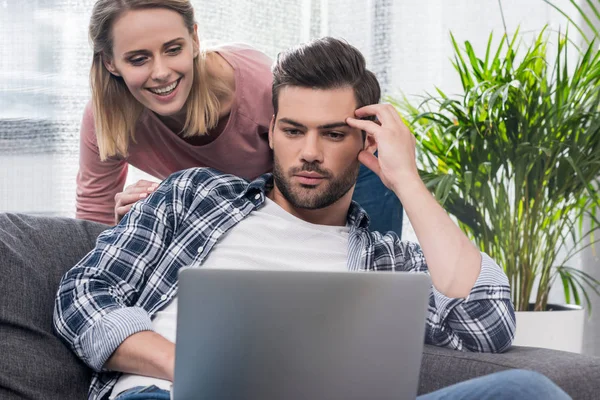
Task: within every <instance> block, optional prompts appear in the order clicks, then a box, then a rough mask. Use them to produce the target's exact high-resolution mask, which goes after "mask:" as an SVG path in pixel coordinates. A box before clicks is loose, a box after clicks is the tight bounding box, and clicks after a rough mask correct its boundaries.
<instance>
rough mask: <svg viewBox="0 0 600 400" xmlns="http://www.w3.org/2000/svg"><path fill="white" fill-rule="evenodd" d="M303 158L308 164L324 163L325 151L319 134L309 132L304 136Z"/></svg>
mask: <svg viewBox="0 0 600 400" xmlns="http://www.w3.org/2000/svg"><path fill="white" fill-rule="evenodd" d="M301 157H302V160H303V161H305V162H307V163H311V162H319V163H320V162H323V149H322V146H321V140H320V137H319V135H318V133H312V132H308V133H306V134H305V135H304V141H303V143H302V154H301Z"/></svg>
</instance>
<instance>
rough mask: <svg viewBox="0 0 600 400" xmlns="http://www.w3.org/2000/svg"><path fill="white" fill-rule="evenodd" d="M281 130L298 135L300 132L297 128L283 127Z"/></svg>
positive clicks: (291, 134)
mask: <svg viewBox="0 0 600 400" xmlns="http://www.w3.org/2000/svg"><path fill="white" fill-rule="evenodd" d="M283 131H284V132H285V133H286V135H289V136H298V135H300V134H301V133H302V132H300V131H299V130H298V129H284V130H283Z"/></svg>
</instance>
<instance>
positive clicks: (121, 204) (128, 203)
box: [115, 179, 158, 224]
mask: <svg viewBox="0 0 600 400" xmlns="http://www.w3.org/2000/svg"><path fill="white" fill-rule="evenodd" d="M157 187H158V183H156V182H150V181H146V180H144V179H141V180H139V181H137V182H136V183H134V184H133V185H129V186H127V187H126V188H125V190H124V191H122V192H121V193H117V194H116V195H115V224H118V223H119V221H121V218H123V216H125V214H127V213H128V212H129V210H131V207H132V206H133V205H134V204H135V202H136V201H138V200H141V199H144V198H146V197H148V195H149V194H150V193H152V192H153V191H154V190H156V188H157Z"/></svg>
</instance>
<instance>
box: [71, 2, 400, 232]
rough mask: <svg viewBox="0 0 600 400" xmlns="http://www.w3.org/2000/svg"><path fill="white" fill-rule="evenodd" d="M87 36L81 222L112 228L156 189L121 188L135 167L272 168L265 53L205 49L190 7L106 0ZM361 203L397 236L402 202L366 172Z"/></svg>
mask: <svg viewBox="0 0 600 400" xmlns="http://www.w3.org/2000/svg"><path fill="white" fill-rule="evenodd" d="M89 32H90V38H91V41H92V43H93V52H94V56H93V62H92V68H91V73H90V80H91V87H92V100H91V102H90V103H89V104H88V106H87V107H86V110H85V113H84V117H83V122H82V127H81V141H80V166H79V173H78V175H77V217H78V218H82V219H89V220H94V221H98V222H103V223H106V224H114V223H115V222H118V221H119V220H120V219H121V218H122V216H123V215H125V214H126V213H127V211H129V209H130V208H131V206H132V205H133V204H134V203H135V202H136V201H138V200H140V199H142V198H144V197H146V196H147V195H148V194H149V193H151V192H152V191H153V190H154V189H155V188H156V186H157V184H156V183H153V182H149V181H145V180H142V181H139V182H137V183H136V184H134V185H131V186H129V187H127V188H126V189H125V190H124V191H123V187H124V184H125V180H126V178H127V167H128V164H131V165H133V166H135V167H137V168H139V169H141V170H142V171H145V172H147V173H149V174H151V175H152V176H155V177H156V178H158V179H164V178H166V177H167V176H169V175H170V174H172V173H173V172H176V171H179V170H182V169H186V168H191V167H199V166H200V167H202V166H204V167H212V168H216V169H218V170H221V171H223V172H226V173H230V174H234V175H238V176H241V177H244V178H247V179H253V178H255V177H257V176H259V175H261V174H263V173H265V172H268V171H270V170H271V168H272V156H271V151H270V149H269V146H268V142H267V135H268V130H269V123H270V120H271V117H272V115H273V107H272V104H271V84H272V77H271V70H270V66H271V60H270V59H269V58H268V57H267V56H266V55H264V54H263V53H261V52H259V51H257V50H255V49H253V48H251V47H248V46H238V45H228V46H222V47H219V48H216V49H213V50H210V51H202V50H201V49H200V44H199V41H198V34H197V25H196V22H195V18H194V11H193V7H192V5H191V3H190V2H189V0H118V1H115V0H99V1H98V2H96V4H95V6H94V9H93V12H92V17H91V22H90V29H89ZM354 198H355V199H356V200H358V201H359V202H360V203H361V205H362V206H363V207H365V208H366V210H367V212H368V213H369V215H370V216H371V219H372V225H371V228H372V229H374V230H380V231H387V230H395V231H396V232H397V233H398V234H400V232H401V208H400V205H399V202H398V199H397V198H396V196H395V195H394V194H393V193H391V192H390V191H388V190H387V189H386V188H385V186H383V184H381V183H380V182H379V179H378V178H377V176H375V175H374V174H369V171H368V169H366V168H364V167H362V168H361V173H360V176H359V179H358V184H357V188H356V193H355V196H354ZM390 214H393V215H390Z"/></svg>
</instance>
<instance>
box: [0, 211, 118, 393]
mask: <svg viewBox="0 0 600 400" xmlns="http://www.w3.org/2000/svg"><path fill="white" fill-rule="evenodd" d="M106 228H107V226H106V225H102V224H98V223H94V222H89V221H81V220H75V219H68V218H49V217H39V216H31V215H21V214H4V213H0V276H1V279H0V293H1V295H0V354H1V355H2V356H1V357H0V398H1V399H9V400H12V399H44V400H52V399H78V400H80V399H84V398H86V397H87V390H88V387H89V381H90V376H91V371H90V370H89V369H88V368H87V367H86V366H85V365H84V364H83V363H81V362H80V361H79V360H78V359H77V358H76V357H75V355H74V354H73V353H72V352H71V351H70V350H69V349H68V348H67V347H66V346H65V345H64V344H63V343H62V342H61V341H60V340H59V339H58V338H57V337H56V336H55V335H54V333H53V328H52V313H53V310H54V297H55V295H56V290H57V288H58V284H59V281H60V279H61V277H62V275H63V274H64V273H65V272H66V271H67V270H68V269H70V268H71V267H72V266H73V265H75V263H77V261H79V260H80V259H81V258H82V257H83V256H84V255H85V254H86V253H87V252H88V251H90V250H91V249H92V248H93V247H94V245H95V240H96V237H97V236H98V235H99V233H100V232H101V231H103V230H104V229H106Z"/></svg>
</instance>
